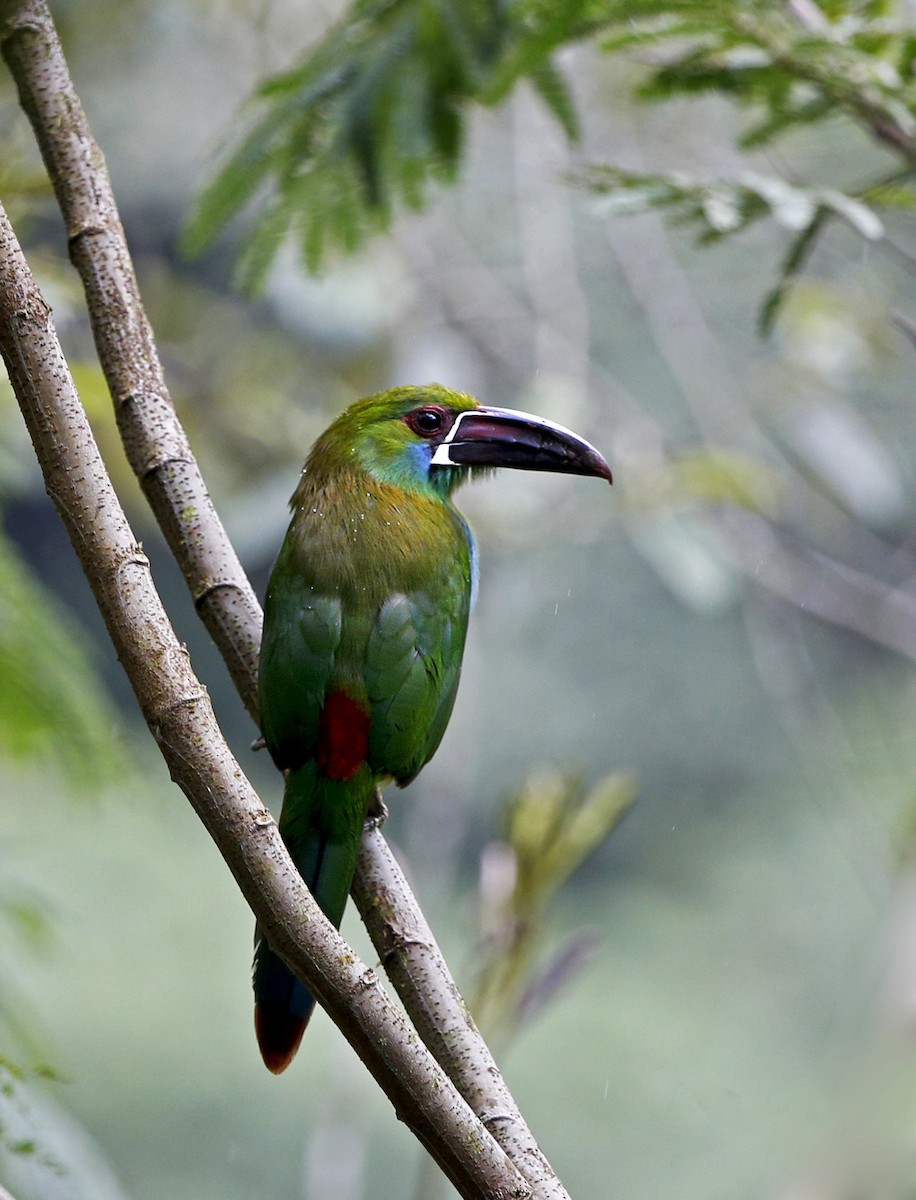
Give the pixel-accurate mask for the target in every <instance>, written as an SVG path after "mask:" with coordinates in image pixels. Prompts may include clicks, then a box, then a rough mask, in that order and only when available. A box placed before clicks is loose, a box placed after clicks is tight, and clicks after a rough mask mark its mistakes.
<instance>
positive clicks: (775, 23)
mask: <svg viewBox="0 0 916 1200" xmlns="http://www.w3.org/2000/svg"><path fill="white" fill-rule="evenodd" d="M894 12H895V6H894V5H893V4H892V3H890V0H824V2H823V3H816V2H815V0H799V2H798V3H795V4H785V5H774V4H772V3H770V2H769V0H673V2H672V0H669V2H668V3H662V2H660V0H635V2H631V0H559V2H558V3H548V0H515V3H500V2H499V0H474V2H473V3H463V4H462V3H457V2H456V0H357V3H355V4H354V5H353V7H352V8H351V9H350V11H349V13H348V14H347V15H346V17H345V18H344V19H343V20H342V21H341V22H340V23H339V24H338V25H337V26H335V27H334V28H333V29H332V30H331V31H330V32H329V33H328V34H327V36H326V37H324V38H323V39H322V40H321V41H320V42H319V43H318V45H317V46H315V47H314V48H313V49H312V50H311V52H310V53H308V54H307V55H306V57H305V58H304V59H303V60H302V62H301V63H300V64H299V65H298V66H296V67H295V68H293V69H292V70H291V71H288V72H287V73H285V74H283V75H280V76H278V77H276V78H274V79H272V80H269V81H268V82H267V83H266V84H264V85H263V86H262V87H261V89H260V90H259V92H258V93H257V95H256V97H255V98H254V100H253V101H252V102H251V103H250V104H249V106H248V109H247V113H246V115H245V117H244V118H243V120H242V122H241V125H242V130H241V133H240V135H239V137H238V139H237V141H236V144H235V147H234V149H233V150H232V151H231V153H230V154H229V157H228V158H227V160H226V162H225V164H224V166H223V167H222V169H221V170H220V172H219V173H218V175H217V176H216V178H215V179H214V181H213V182H212V183H211V184H210V186H209V187H208V188H207V189H206V191H205V192H204V194H203V196H202V197H201V199H200V202H199V205H198V207H197V211H196V213H195V215H194V218H193V220H192V223H191V225H190V228H189V230H188V234H187V240H186V244H187V247H188V248H189V249H190V250H192V251H196V250H199V249H201V248H202V247H203V246H204V245H206V244H207V243H208V242H209V241H210V240H211V239H212V238H213V237H214V236H215V234H216V233H217V232H218V231H219V230H220V229H221V228H222V227H223V226H224V225H225V224H226V223H227V222H228V221H229V220H230V219H231V218H233V217H235V216H236V215H237V214H238V213H239V212H240V211H241V210H242V209H243V208H245V207H246V206H248V205H249V204H250V203H254V205H255V206H256V207H257V208H258V213H257V216H256V219H255V221H254V224H253V227H252V231H251V233H250V236H249V238H248V241H247V244H246V248H245V250H244V252H243V255H242V259H241V264H240V266H241V275H242V278H243V280H244V281H245V282H246V283H247V284H248V285H249V286H251V287H256V286H257V285H258V284H259V283H261V282H262V281H263V279H264V276H265V273H266V272H267V270H268V268H269V267H270V265H271V263H272V261H273V259H274V256H275V254H276V252H277V250H278V248H279V246H280V245H281V243H282V242H283V241H284V239H285V238H286V237H287V235H289V234H290V233H292V234H293V235H294V236H295V238H296V240H297V241H298V244H299V247H300V250H301V253H302V255H303V258H304V260H305V262H306V264H307V266H308V267H309V268H310V269H313V270H314V269H316V268H318V267H319V266H320V265H321V263H322V261H323V260H324V258H325V256H326V253H327V251H328V249H329V248H334V249H337V250H343V251H345V252H350V251H353V250H355V249H356V248H357V247H358V246H360V245H361V244H362V243H363V241H364V240H365V239H366V237H367V236H369V235H370V234H372V233H375V232H378V231H380V230H384V229H386V228H387V227H388V225H389V224H390V221H391V219H392V215H393V213H394V211H395V209H396V207H397V205H398V204H399V203H403V204H405V205H407V206H408V207H412V208H420V207H422V206H423V205H424V203H425V202H426V200H427V199H428V196H429V192H430V185H431V184H433V183H435V182H441V181H451V180H452V179H454V177H455V175H456V172H457V170H458V167H459V165H460V160H461V151H462V147H463V143H464V133H465V123H466V113H467V108H468V106H469V104H470V103H472V102H477V103H482V104H489V105H493V104H496V103H498V102H499V101H501V100H502V99H503V98H504V97H505V96H506V95H507V93H508V92H509V91H510V89H511V88H512V87H514V86H515V84H516V83H517V82H518V81H519V80H521V79H526V80H527V81H529V83H530V84H531V85H532V86H533V87H534V89H535V90H536V91H537V93H538V94H539V95H540V96H541V98H542V99H543V100H544V102H545V103H546V104H547V106H548V108H549V109H550V111H551V112H552V113H553V114H554V116H555V117H556V118H557V120H558V121H559V122H560V124H561V125H562V127H563V129H564V130H565V131H566V133H567V135H568V136H569V137H570V138H571V139H574V138H575V137H576V136H577V134H578V116H577V113H576V110H575V107H574V104H573V102H572V99H571V97H570V93H569V90H568V88H567V85H566V82H565V79H564V77H563V75H562V74H561V72H560V71H559V70H558V68H557V66H556V64H555V62H554V60H553V56H554V54H555V52H556V51H557V50H558V49H559V48H560V47H562V46H563V45H566V44H569V43H571V42H574V41H577V40H581V39H583V38H586V37H588V38H591V39H592V40H595V41H596V42H597V43H598V45H599V46H600V47H601V48H602V49H603V50H604V52H605V53H607V54H622V53H627V54H629V53H638V55H639V58H640V61H641V62H643V63H646V62H648V63H649V65H648V67H647V68H646V70H645V71H644V73H643V76H642V80H641V82H640V84H639V86H638V88H637V95H638V96H639V97H641V98H642V99H644V100H650V101H656V102H660V101H670V100H673V99H681V98H684V97H691V96H696V95H699V94H715V95H718V96H721V97H723V98H725V99H726V100H728V101H729V102H732V103H734V104H737V105H738V106H740V107H741V109H742V110H743V111H745V112H746V113H747V114H748V121H747V124H746V127H745V128H744V130H743V132H742V134H741V135H740V138H739V141H740V144H741V146H742V147H743V148H745V149H753V148H758V147H762V146H767V145H769V144H770V143H772V142H773V141H774V140H775V139H777V138H778V137H779V136H780V135H782V134H784V133H786V132H787V131H788V130H791V129H795V128H798V127H802V126H808V127H811V126H815V125H821V124H823V123H824V122H826V121H827V120H836V119H837V118H845V119H847V120H849V121H851V122H854V123H856V124H857V125H859V126H860V127H861V128H863V129H864V130H865V131H866V133H867V134H868V136H869V137H871V138H872V139H874V140H875V141H877V142H879V143H880V144H882V145H884V146H885V147H889V148H890V149H892V150H893V151H894V152H895V153H896V154H897V155H898V156H901V157H902V159H903V162H904V170H903V172H898V173H897V174H896V175H895V176H894V177H893V179H892V180H891V181H890V182H887V181H881V180H879V181H876V182H874V183H872V184H869V185H867V186H866V187H864V188H862V187H857V188H855V189H852V190H848V189H847V190H838V189H836V188H829V187H819V186H817V185H811V186H803V185H800V184H797V183H790V182H788V181H786V180H782V179H778V178H775V177H772V176H763V175H760V174H754V173H752V172H745V173H743V174H742V175H741V176H740V177H739V178H737V179H710V180H706V181H701V180H685V179H681V178H679V177H677V176H674V175H670V174H665V173H656V174H651V175H638V174H636V173H633V172H628V171H625V170H621V169H620V168H619V167H616V166H609V167H594V168H592V169H590V170H588V171H586V172H584V173H583V174H582V175H581V176H579V181H580V182H581V183H583V184H584V186H585V187H587V188H591V189H594V190H596V191H598V192H599V193H600V194H601V195H602V196H604V197H605V204H606V208H605V211H606V212H608V213H609V214H613V215H617V214H618V213H622V212H635V211H642V210H644V209H646V208H661V209H664V210H665V211H666V214H667V215H669V216H670V217H671V218H672V219H673V220H675V221H681V222H683V221H689V222H694V223H698V224H699V225H700V237H701V240H703V241H713V240H717V239H720V238H723V237H726V236H729V235H732V234H735V233H737V232H740V231H741V230H743V229H744V228H746V226H747V225H749V224H750V223H751V222H753V221H756V220H758V219H760V218H761V217H765V216H769V217H773V218H775V220H776V221H777V222H778V223H780V224H782V225H783V226H784V227H785V228H787V229H789V230H791V231H792V233H793V234H794V241H793V243H792V245H791V247H790V249H789V251H788V253H787V255H786V258H785V261H784V263H783V265H782V269H781V271H780V273H779V278H778V282H777V284H776V286H775V288H774V289H773V290H772V292H771V293H770V295H769V296H768V298H767V299H766V302H765V304H764V309H763V317H762V323H763V325H764V327H765V328H766V327H767V326H768V325H769V324H770V323H771V322H772V320H773V318H774V316H775V315H776V313H777V311H778V309H779V305H780V303H781V302H782V299H783V297H784V295H785V293H786V290H787V288H788V286H789V285H790V284H791V282H792V280H793V279H794V278H795V276H796V275H797V274H798V273H799V271H800V270H801V269H802V268H803V266H804V265H805V263H806V262H807V260H808V257H809V256H810V253H811V251H812V250H813V248H814V246H815V245H816V242H817V240H818V238H819V236H820V234H821V232H822V231H823V229H824V228H825V226H826V224H827V223H828V221H829V220H830V219H833V218H835V217H837V216H838V217H840V218H841V219H843V220H844V221H846V222H847V223H849V224H851V225H852V226H853V227H854V228H855V229H856V230H857V231H858V232H859V233H860V234H861V235H862V236H863V237H865V238H867V239H872V240H873V239H875V238H878V237H880V236H881V224H880V221H878V219H877V217H876V216H875V214H874V213H873V212H872V211H871V207H870V206H871V205H880V204H887V205H894V206H897V207H914V206H916V191H914V188H913V185H912V181H911V177H910V173H911V171H912V170H914V169H916V81H914V71H913V65H914V62H916V32H914V30H913V29H912V27H911V25H910V24H909V23H907V22H906V21H905V20H903V19H902V18H901V19H895V16H894Z"/></svg>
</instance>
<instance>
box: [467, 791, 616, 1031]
mask: <svg viewBox="0 0 916 1200" xmlns="http://www.w3.org/2000/svg"><path fill="white" fill-rule="evenodd" d="M633 795H634V791H633V782H632V780H631V779H630V778H629V777H627V776H625V775H609V776H607V777H606V778H604V779H601V780H599V782H598V783H596V784H595V785H594V787H592V788H591V789H586V788H584V787H583V786H582V784H581V782H580V781H579V780H577V779H575V778H573V777H571V776H569V775H565V774H563V773H561V772H559V771H557V770H553V769H550V770H540V771H535V772H534V773H533V774H532V775H531V776H529V778H528V779H527V780H526V781H525V783H524V784H523V785H522V787H521V788H520V789H519V790H518V792H516V793H515V795H513V796H512V797H510V799H509V802H508V804H507V806H506V812H505V826H506V828H505V840H504V841H502V842H498V843H493V844H491V845H490V846H489V847H487V848H485V850H484V856H483V860H482V862H483V866H482V871H481V918H482V924H483V941H484V958H483V965H482V967H481V970H480V975H479V980H478V986H477V991H476V994H475V996H474V999H473V1001H472V1003H471V1009H472V1011H473V1012H474V1014H475V1016H476V1018H477V1020H478V1023H479V1024H480V1026H481V1028H482V1029H484V1030H485V1031H486V1032H487V1033H488V1035H489V1034H490V1033H491V1031H492V1032H494V1033H496V1034H502V1035H503V1036H507V1035H508V1034H510V1033H511V1032H513V1031H514V1030H515V1029H516V1028H517V1027H518V1025H519V1024H520V1023H521V1022H522V1021H523V1020H525V1019H526V1018H528V1017H530V1016H531V1015H532V1014H533V1013H535V1012H536V1011H538V1010H539V1009H541V1008H542V1007H543V1006H544V1005H545V1004H546V1003H547V1001H548V1000H550V999H551V998H552V997H553V996H554V995H555V994H556V992H557V991H558V990H559V989H560V988H561V987H562V986H563V985H564V984H565V983H566V982H568V980H569V979H570V978H571V976H572V975H573V974H575V972H576V970H577V969H578V968H579V967H580V966H581V965H582V961H583V959H584V958H585V957H586V956H587V954H588V953H589V951H590V949H591V938H590V936H589V935H584V936H583V934H582V933H581V931H580V932H578V933H575V934H573V935H572V936H571V937H570V938H569V939H567V940H566V941H565V942H564V943H562V944H561V945H560V946H559V947H558V948H556V949H554V950H553V952H552V953H551V954H550V955H549V956H547V958H546V962H541V963H540V965H538V960H539V959H542V958H543V957H544V956H543V947H544V943H545V942H546V941H547V940H548V930H547V917H548V912H549V909H550V906H551V904H552V902H553V900H554V899H555V897H556V895H557V893H558V892H559V891H560V889H561V888H562V887H563V886H564V885H565V884H566V883H567V882H568V880H569V879H570V877H571V876H572V875H573V874H574V872H575V871H577V870H578V868H579V867H580V866H581V865H582V863H583V862H584V861H585V860H586V859H587V858H589V857H590V856H591V855H592V854H593V853H594V852H595V851H596V850H597V849H598V847H599V846H601V845H602V844H603V842H604V841H605V840H606V838H607V837H608V836H609V835H610V833H611V831H612V830H613V829H614V827H615V826H616V825H617V823H618V822H619V821H620V819H621V817H622V816H623V815H624V813H625V812H626V810H627V809H628V808H629V806H630V805H631V804H632V802H633Z"/></svg>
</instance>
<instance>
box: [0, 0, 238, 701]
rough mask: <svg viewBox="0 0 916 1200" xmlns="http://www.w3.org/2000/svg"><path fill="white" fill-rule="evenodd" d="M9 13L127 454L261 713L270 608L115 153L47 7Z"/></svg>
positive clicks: (17, 67) (9, 0)
mask: <svg viewBox="0 0 916 1200" xmlns="http://www.w3.org/2000/svg"><path fill="white" fill-rule="evenodd" d="M0 11H2V13H3V17H4V25H3V29H2V31H0V50H2V53H3V57H4V58H5V59H6V62H7V65H8V66H9V68H10V71H11V72H12V74H13V77H14V79H15V80H16V85H17V87H18V89H19V99H20V103H21V104H22V107H23V109H24V110H25V112H26V115H27V116H28V118H29V120H30V121H31V123H32V128H33V130H34V132H35V136H36V138H37V140H38V144H39V147H40V149H41V153H42V157H43V158H44V162H45V166H46V167H47V170H48V175H49V177H50V179H51V183H52V185H53V187H54V192H55V195H56V197H57V202H58V204H59V205H60V209H61V213H62V214H63V218H64V223H65V225H66V230H67V240H68V246H69V250H70V258H71V260H72V262H73V265H74V266H75V267H76V269H77V271H78V272H79V274H80V278H81V279H82V281H83V286H84V288H85V291H86V302H87V306H88V308H89V316H90V320H91V322H92V332H93V336H94V337H95V345H96V350H97V352H98V355H99V361H100V362H101V365H102V369H103V371H104V373H105V378H106V380H107V381H108V387H109V390H110V392H111V396H112V400H113V402H114V409H115V417H116V419H117V423H118V429H119V431H120V433H121V439H122V441H123V442H124V449H125V451H126V453H127V458H128V460H129V462H130V465H131V467H132V468H133V470H134V472H135V474H136V476H137V478H138V479H139V481H140V485H141V487H142V488H143V491H144V493H145V495H146V497H147V499H148V501H149V503H150V506H151V508H152V510H153V512H154V513H155V515H156V519H157V520H158V522H159V524H160V526H161V527H162V531H163V533H164V534H165V538H166V541H167V542H168V545H169V548H170V549H171V551H172V553H173V554H174V555H175V558H176V559H177V561H178V564H179V566H180V567H181V571H182V574H183V575H184V577H185V580H186V582H187V584H188V587H189V589H190V591H191V596H192V597H193V600H194V604H195V606H196V608H197V610H198V612H199V613H200V616H201V618H202V620H203V622H204V624H205V625H206V627H207V630H208V631H209V633H210V636H211V637H212V638H213V640H214V642H215V643H216V645H217V647H218V648H219V650H220V653H221V654H222V656H223V658H224V659H225V661H226V664H227V666H228V668H229V672H230V674H231V675H232V679H233V682H234V683H235V685H236V687H237V688H238V690H239V693H240V695H241V697H242V700H243V702H244V703H245V706H246V708H247V709H248V711H249V712H250V713H251V715H252V716H253V717H254V719H255V721H257V686H256V679H257V658H258V645H259V643H260V637H261V609H260V606H259V604H258V601H257V599H256V597H255V594H254V592H253V590H252V588H251V584H250V583H249V582H248V579H247V577H246V575H245V572H244V571H243V570H242V565H241V563H240V562H239V560H238V556H237V555H236V553H235V550H234V549H233V547H232V544H231V543H230V541H229V538H228V537H227V535H226V531H225V529H224V528H223V525H222V522H221V521H220V519H219V517H218V516H217V513H216V510H215V509H214V507H213V502H212V501H211V499H210V495H209V492H208V491H207V487H206V484H205V483H204V480H203V477H202V476H201V473H200V470H199V468H198V466H197V463H196V461H195V459H194V455H193V454H192V452H191V447H190V445H189V443H188V439H187V437H186V435H185V432H184V429H183V428H182V427H181V424H180V422H179V420H178V417H177V414H176V413H175V408H174V405H173V404H172V399H171V396H170V395H169V391H168V388H167V386H166V383H165V378H164V376H163V372H162V366H161V364H160V362H159V355H158V353H157V351H156V344H155V341H154V339H153V332H152V329H151V328H150V324H149V321H148V320H147V317H146V313H145V311H144V309H143V304H142V301H141V299H140V292H139V288H138V286H137V278H136V275H135V274H134V268H133V263H132V261H131V257H130V252H129V251H128V248H127V241H126V239H125V236H124V229H123V227H122V225H121V220H120V217H119V216H118V210H117V207H116V205H115V199H114V194H113V192H112V189H111V181H110V179H109V177H108V171H107V169H106V167H105V159H104V157H103V155H102V151H101V150H100V148H99V146H98V144H97V143H96V142H95V140H94V138H93V137H92V134H91V131H90V130H89V126H88V123H87V121H86V115H85V113H84V112H83V108H82V105H81V104H80V100H79V97H78V96H77V94H76V92H75V90H74V88H73V82H72V80H71V79H70V74H69V71H68V69H67V64H66V61H65V59H64V56H63V52H62V50H61V46H60V42H59V40H58V37H57V32H56V30H55V28H54V25H53V21H52V19H51V14H50V12H49V11H48V8H47V5H46V4H44V3H43V2H42V0H36V2H30V0H25V2H22V0H3V2H2V8H0Z"/></svg>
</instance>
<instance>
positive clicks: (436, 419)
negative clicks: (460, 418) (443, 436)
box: [404, 404, 450, 438]
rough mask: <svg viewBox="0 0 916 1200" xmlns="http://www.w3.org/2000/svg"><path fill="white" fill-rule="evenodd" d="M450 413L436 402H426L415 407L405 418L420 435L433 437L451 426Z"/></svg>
mask: <svg viewBox="0 0 916 1200" xmlns="http://www.w3.org/2000/svg"><path fill="white" fill-rule="evenodd" d="M449 415H450V414H449V413H447V412H446V410H445V409H444V408H439V407H438V405H435V404H425V405H424V406H423V407H422V408H415V409H414V410H413V412H410V413H408V414H407V416H406V417H405V418H404V420H405V421H406V423H407V425H408V426H409V427H410V428H411V429H412V430H413V431H414V433H415V434H417V435H418V436H419V437H423V438H431V437H435V436H436V435H437V434H439V433H443V432H444V431H445V430H446V429H448V426H449Z"/></svg>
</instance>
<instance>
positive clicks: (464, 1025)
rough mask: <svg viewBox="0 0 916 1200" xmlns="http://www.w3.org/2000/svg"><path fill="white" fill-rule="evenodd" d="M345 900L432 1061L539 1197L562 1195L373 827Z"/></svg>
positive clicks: (552, 1199)
mask: <svg viewBox="0 0 916 1200" xmlns="http://www.w3.org/2000/svg"><path fill="white" fill-rule="evenodd" d="M359 866H360V870H359V872H358V874H357V877H356V880H355V882H354V885H353V899H354V901H355V902H356V906H357V908H358V909H359V912H360V915H361V916H362V918H363V921H364V922H365V923H366V925H367V926H369V927H370V928H372V929H374V930H377V931H378V932H379V934H380V936H378V937H377V936H376V934H375V933H374V934H373V939H372V940H373V944H374V945H375V948H376V950H378V952H379V955H380V956H381V962H382V966H383V967H384V968H385V972H386V974H387V975H388V978H389V979H390V980H391V982H392V983H393V984H394V987H395V989H396V991H397V993H398V995H399V996H400V997H401V999H402V1000H403V1002H404V1004H405V1006H406V1007H408V1010H409V1012H410V1015H411V1020H412V1021H413V1023H414V1026H415V1027H416V1029H417V1032H418V1033H419V1035H420V1037H421V1038H422V1039H423V1041H424V1042H425V1043H426V1045H427V1046H428V1047H429V1049H430V1051H431V1052H432V1054H433V1057H434V1058H435V1059H436V1061H437V1062H438V1063H439V1064H440V1065H441V1066H442V1067H443V1068H444V1069H445V1071H446V1073H447V1074H448V1076H449V1078H450V1079H452V1080H453V1081H454V1083H455V1085H456V1086H457V1088H458V1090H459V1091H460V1092H461V1094H462V1096H464V1098H465V1100H467V1102H468V1103H469V1104H470V1106H471V1108H472V1109H473V1110H474V1112H475V1113H477V1115H478V1117H479V1118H480V1120H481V1121H482V1122H483V1124H484V1125H485V1126H486V1127H487V1129H489V1130H490V1132H491V1133H492V1134H493V1136H494V1138H496V1140H497V1141H498V1142H499V1144H500V1145H501V1146H502V1148H503V1149H504V1150H505V1151H506V1153H507V1154H508V1155H509V1157H510V1158H511V1159H512V1160H513V1162H514V1163H515V1165H516V1166H517V1167H518V1169H519V1171H521V1173H522V1174H523V1175H524V1176H525V1178H526V1179H527V1180H528V1182H529V1183H530V1184H531V1185H532V1187H533V1188H534V1190H535V1192H536V1194H537V1195H538V1196H539V1197H543V1200H569V1193H568V1192H567V1191H566V1189H565V1188H564V1187H563V1184H562V1183H561V1182H560V1180H559V1179H558V1178H557V1176H556V1174H555V1173H554V1171H553V1168H552V1167H551V1165H550V1163H549V1162H548V1161H547V1159H546V1158H545V1157H544V1154H543V1152H542V1150H541V1148H540V1147H539V1146H538V1144H537V1142H536V1141H535V1139H534V1136H533V1134H532V1133H531V1130H530V1129H529V1128H528V1126H527V1124H526V1123H525V1119H524V1117H523V1116H522V1114H521V1112H520V1111H519V1108H518V1105H517V1104H516V1103H515V1100H514V1099H513V1098H512V1094H511V1092H510V1091H509V1089H508V1088H507V1087H506V1083H505V1080H504V1079H503V1077H502V1075H501V1074H500V1072H499V1067H498V1066H497V1065H496V1061H495V1060H494V1058H493V1056H492V1054H491V1053H490V1050H489V1048H488V1047H487V1044H486V1042H485V1041H484V1040H483V1038H482V1037H481V1035H480V1032H479V1030H478V1029H477V1026H476V1025H475V1024H474V1018H473V1017H472V1016H471V1014H470V1012H469V1011H468V1008H467V1005H466V1004H465V1002H464V1000H463V999H462V997H461V994H460V992H459V991H458V987H457V984H456V983H455V981H454V979H453V978H452V976H451V974H450V973H449V970H448V967H447V965H446V962H445V959H444V957H443V955H442V951H441V950H440V949H439V947H438V945H437V944H436V939H435V937H434V935H433V931H432V930H431V929H430V927H429V925H428V923H427V921H426V918H425V917H424V916H423V913H422V911H421V909H420V906H419V905H418V904H417V903H416V901H415V900H414V898H413V895H412V893H411V891H410V888H409V886H408V883H407V880H406V879H405V878H404V875H403V872H402V871H401V868H400V867H399V866H398V864H397V862H396V860H395V858H394V856H393V855H392V853H391V848H390V847H389V845H388V843H387V842H386V841H385V839H384V838H383V837H382V835H381V833H380V832H379V830H378V828H377V826H373V825H370V827H369V828H368V829H367V830H366V832H365V834H364V836H363V843H362V849H361V852H360V861H359Z"/></svg>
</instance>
